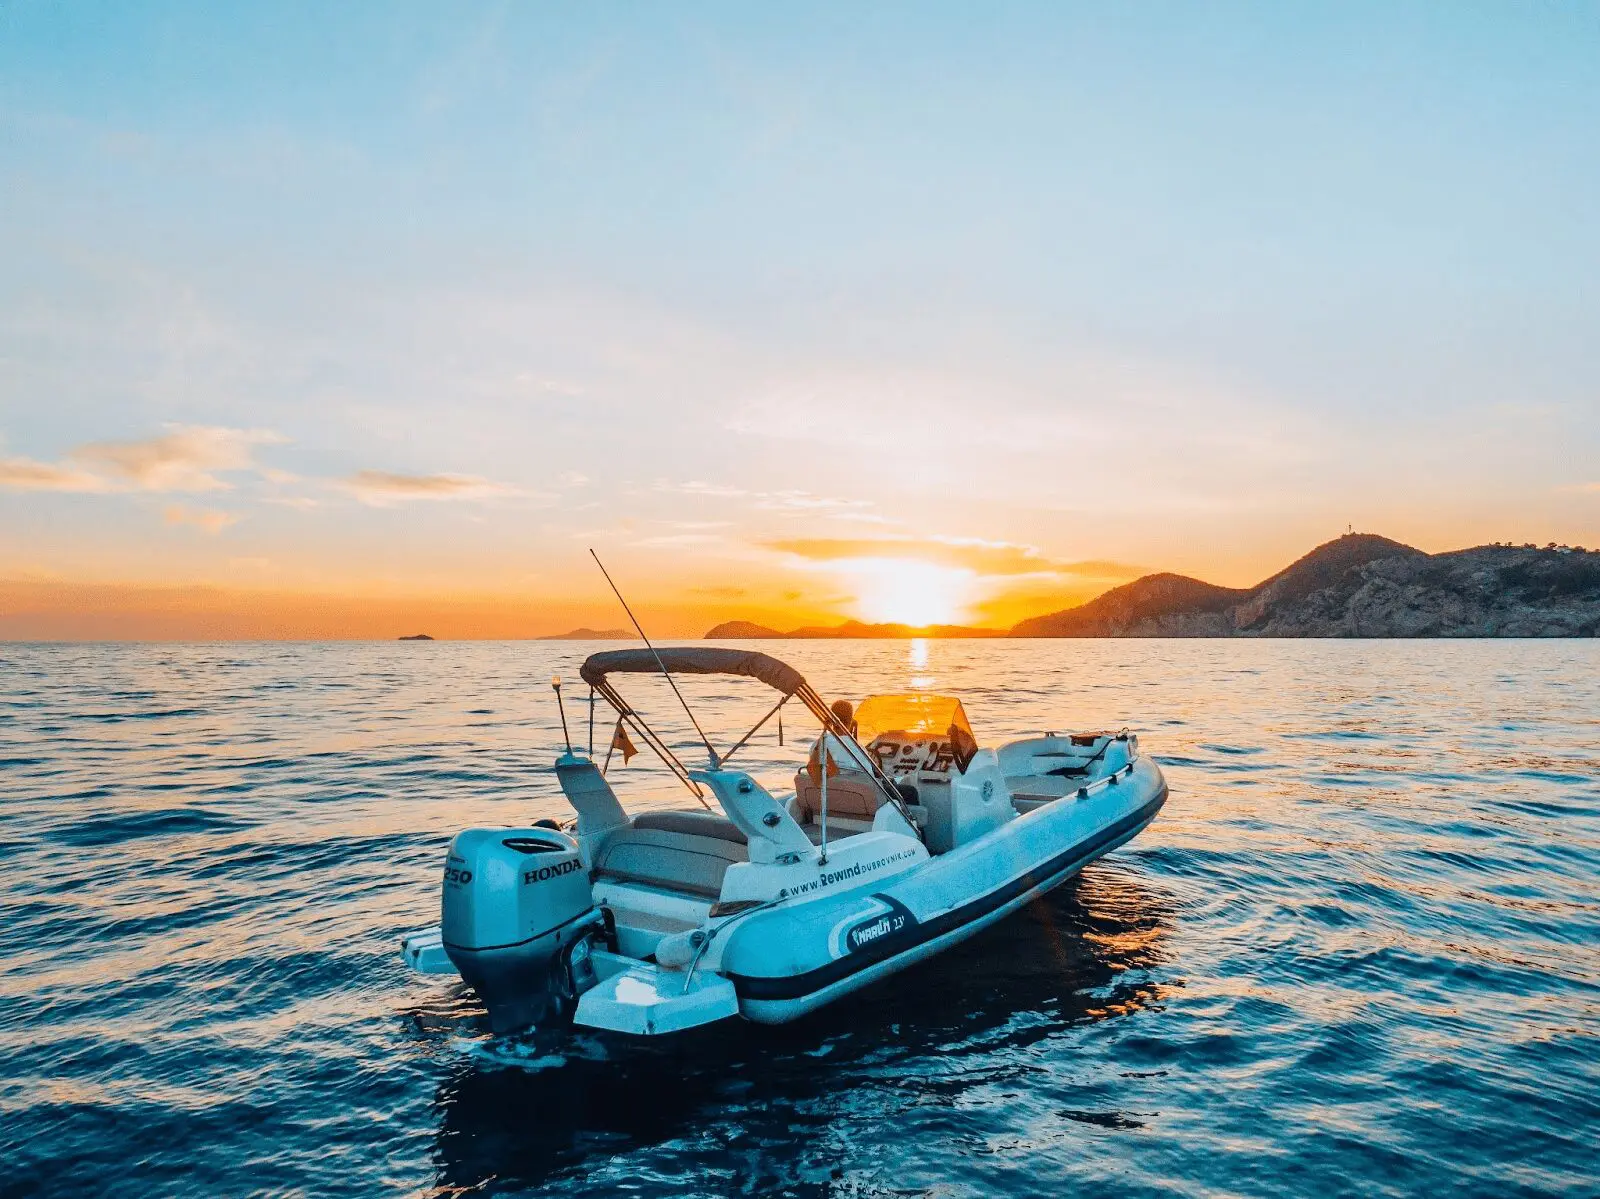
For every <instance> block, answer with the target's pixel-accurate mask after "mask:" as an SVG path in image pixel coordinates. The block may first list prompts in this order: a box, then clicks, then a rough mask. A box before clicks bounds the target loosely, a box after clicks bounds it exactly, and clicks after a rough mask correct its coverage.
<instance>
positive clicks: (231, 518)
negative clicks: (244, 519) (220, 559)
mask: <svg viewBox="0 0 1600 1199" xmlns="http://www.w3.org/2000/svg"><path fill="white" fill-rule="evenodd" d="M161 516H162V519H164V520H165V521H166V522H167V523H168V524H169V525H193V526H194V527H195V528H197V529H199V530H200V531H201V532H203V533H211V534H217V533H220V532H222V530H223V529H226V528H227V527H228V526H229V525H233V524H238V523H239V518H238V517H237V516H235V515H234V514H233V513H231V512H218V511H216V510H215V509H214V508H185V507H183V506H182V505H181V504H174V505H173V506H172V507H170V508H168V509H167V510H166V511H165V512H163V513H162V514H161Z"/></svg>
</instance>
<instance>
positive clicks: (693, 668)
mask: <svg viewBox="0 0 1600 1199" xmlns="http://www.w3.org/2000/svg"><path fill="white" fill-rule="evenodd" d="M657 654H659V655H660V656H661V661H660V662H659V663H658V662H657V661H656V655H657ZM663 666H665V667H666V668H667V669H668V670H669V671H671V672H673V673H674V674H736V675H743V676H744V677H745V678H750V679H760V680H761V681H762V682H763V683H765V684H766V685H767V686H769V687H771V688H773V689H774V690H776V691H781V692H783V694H785V695H793V694H794V693H795V692H796V691H798V690H800V688H802V687H804V686H805V685H806V681H805V679H804V677H802V675H801V674H800V672H799V671H798V670H796V669H795V668H794V667H793V666H790V665H789V664H788V663H786V662H780V661H778V659H776V658H773V657H770V656H769V655H767V654H758V653H756V652H755V651H754V650H748V649H719V648H716V647H714V646H709V645H665V646H662V647H661V648H660V649H658V650H656V651H655V652H654V653H652V652H651V651H650V650H648V649H609V650H606V651H605V652H604V653H599V654H590V655H589V657H588V659H587V660H586V661H585V662H584V664H583V665H582V666H581V667H579V669H578V674H579V675H581V676H582V678H583V681H584V682H585V683H588V684H589V686H591V687H598V686H600V684H601V682H602V681H603V680H604V679H605V677H606V675H608V674H660V673H661V667H663Z"/></svg>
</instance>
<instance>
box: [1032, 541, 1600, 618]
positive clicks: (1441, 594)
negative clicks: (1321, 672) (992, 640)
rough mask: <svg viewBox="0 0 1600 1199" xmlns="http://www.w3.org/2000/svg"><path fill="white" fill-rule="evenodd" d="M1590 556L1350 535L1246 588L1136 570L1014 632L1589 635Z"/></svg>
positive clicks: (1597, 589) (1597, 612)
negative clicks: (1431, 549) (1440, 549)
mask: <svg viewBox="0 0 1600 1199" xmlns="http://www.w3.org/2000/svg"><path fill="white" fill-rule="evenodd" d="M1597 635H1600V552H1586V551H1584V550H1583V549H1582V548H1579V549H1568V548H1567V547H1565V546H1561V547H1556V546H1553V545H1552V546H1547V547H1546V548H1544V549H1538V548H1536V547H1534V546H1532V545H1524V546H1510V545H1503V546H1502V545H1486V546H1478V547H1476V548H1474V549H1466V550H1455V551H1452V552H1449V553H1443V554H1427V553H1424V552H1423V551H1421V550H1419V549H1415V548H1413V547H1411V546H1409V545H1402V544H1401V543H1400V542H1398V541H1391V540H1389V539H1388V538H1387V537H1378V536H1376V535H1374V534H1370V533H1353V534H1348V535H1346V536H1344V537H1339V538H1336V539H1335V540H1333V541H1330V542H1328V543H1327V544H1325V545H1320V546H1318V547H1317V548H1316V549H1314V550H1312V551H1311V552H1310V553H1309V554H1307V555H1306V556H1305V557H1303V558H1301V559H1299V560H1298V561H1297V562H1294V563H1293V564H1291V565H1290V566H1288V567H1286V568H1285V569H1284V570H1281V571H1279V572H1278V573H1277V574H1275V575H1273V576H1272V577H1271V578H1269V579H1265V580H1263V581H1262V582H1260V583H1258V584H1256V585H1255V586H1254V587H1249V588H1232V587H1218V586H1215V585H1213V584H1211V583H1206V582H1202V581H1201V580H1199V579H1191V578H1187V577H1186V576H1184V575H1175V574H1158V575H1146V576H1145V577H1144V578H1142V579H1136V580H1134V581H1133V582H1132V583H1128V584H1126V585H1124V586H1122V587H1116V588H1113V589H1112V590H1110V591H1108V592H1106V593H1105V594H1104V595H1102V596H1100V597H1098V598H1097V599H1094V600H1091V601H1090V602H1089V603H1087V604H1083V605H1081V606H1080V607H1076V608H1068V609H1066V610H1064V611H1061V612H1053V613H1051V614H1050V615H1048V616H1037V617H1034V618H1033V619H1031V620H1025V621H1023V622H1022V623H1021V624H1019V625H1017V626H1016V627H1015V628H1013V629H1012V630H1011V636H1013V637H1593V636H1597Z"/></svg>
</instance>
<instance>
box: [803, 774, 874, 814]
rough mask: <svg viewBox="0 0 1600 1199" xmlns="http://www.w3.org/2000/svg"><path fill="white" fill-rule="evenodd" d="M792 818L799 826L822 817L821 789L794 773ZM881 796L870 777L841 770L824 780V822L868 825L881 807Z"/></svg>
mask: <svg viewBox="0 0 1600 1199" xmlns="http://www.w3.org/2000/svg"><path fill="white" fill-rule="evenodd" d="M794 797H795V806H796V808H797V809H798V811H797V812H796V818H797V819H798V820H799V821H800V823H801V824H815V823H816V822H817V820H818V818H819V817H820V816H821V814H822V787H821V785H820V784H817V783H813V782H812V781H811V775H810V774H809V773H808V772H806V771H804V770H801V771H797V772H796V773H795V776H794ZM884 802H885V801H884V797H883V792H882V791H880V790H879V789H878V784H877V783H875V782H873V781H872V776H871V775H870V774H867V773H866V772H865V771H861V770H841V771H840V772H839V773H838V774H836V775H833V776H832V777H831V778H829V779H828V822H829V823H830V824H831V823H832V822H833V818H834V817H835V816H843V817H846V818H847V819H850V820H864V821H866V822H867V824H869V825H870V824H871V823H872V818H873V817H874V816H876V815H877V814H878V809H879V808H881V807H883V805H884Z"/></svg>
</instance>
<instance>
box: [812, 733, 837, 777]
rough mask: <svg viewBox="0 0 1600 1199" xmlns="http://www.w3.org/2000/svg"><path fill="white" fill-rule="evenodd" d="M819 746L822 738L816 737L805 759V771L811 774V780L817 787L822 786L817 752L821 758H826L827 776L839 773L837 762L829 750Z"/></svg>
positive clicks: (820, 765) (820, 767) (820, 766)
mask: <svg viewBox="0 0 1600 1199" xmlns="http://www.w3.org/2000/svg"><path fill="white" fill-rule="evenodd" d="M821 746H822V739H821V738H818V740H817V744H816V745H813V746H812V747H811V756H810V757H809V758H807V759H806V773H807V774H808V775H810V776H811V781H812V782H813V783H814V784H816V785H817V786H818V787H820V786H822V760H821V758H819V757H818V754H819V753H820V754H821V755H822V758H826V759H827V763H828V777H829V778H833V777H834V775H836V774H838V773H839V763H837V762H835V761H834V760H833V754H832V753H831V752H829V751H827V750H823V749H821Z"/></svg>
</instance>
